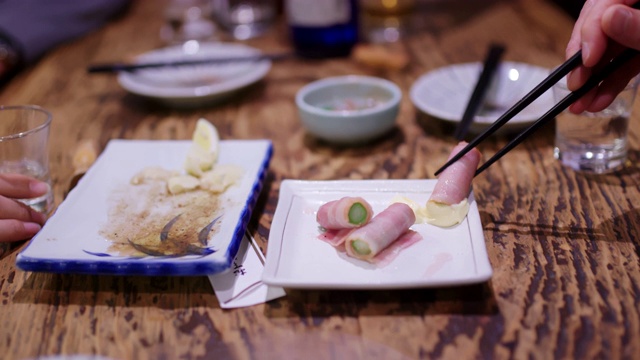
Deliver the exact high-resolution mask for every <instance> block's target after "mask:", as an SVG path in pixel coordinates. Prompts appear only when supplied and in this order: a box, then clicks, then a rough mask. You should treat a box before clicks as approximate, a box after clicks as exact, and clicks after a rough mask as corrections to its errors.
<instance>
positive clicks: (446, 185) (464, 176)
mask: <svg viewBox="0 0 640 360" xmlns="http://www.w3.org/2000/svg"><path fill="white" fill-rule="evenodd" d="M466 145H467V143H466V142H464V141H461V142H460V143H458V145H456V147H454V148H453V150H452V151H451V154H450V155H449V159H451V158H452V157H453V156H454V155H455V154H457V153H458V152H459V151H460V150H462V149H463V148H464V147H465V146H466ZM481 157H482V155H481V154H480V151H478V149H476V148H473V149H471V151H469V152H468V153H466V154H465V155H464V156H463V157H462V158H460V159H459V160H458V161H456V162H454V163H453V164H451V165H450V166H449V167H447V168H446V169H445V170H444V171H442V173H441V174H440V176H439V177H438V182H437V183H436V186H435V187H434V188H433V192H432V193H431V197H430V198H429V200H428V201H427V208H426V212H427V222H428V223H430V224H433V225H437V226H442V227H449V226H453V225H455V224H458V223H460V222H461V221H462V219H464V218H465V216H467V213H468V212H469V203H468V202H467V198H468V197H469V192H470V191H471V181H472V180H473V177H474V176H475V173H476V169H477V168H478V164H479V163H480V158H481Z"/></svg>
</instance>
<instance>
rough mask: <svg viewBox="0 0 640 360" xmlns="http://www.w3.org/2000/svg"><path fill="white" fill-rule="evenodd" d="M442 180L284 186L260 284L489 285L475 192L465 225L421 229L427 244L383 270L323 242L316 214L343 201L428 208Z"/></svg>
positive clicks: (342, 286)
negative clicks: (402, 201) (402, 200)
mask: <svg viewBox="0 0 640 360" xmlns="http://www.w3.org/2000/svg"><path fill="white" fill-rule="evenodd" d="M435 183H436V180H337V181H302V180H284V181H283V182H282V185H281V187H280V198H279V199H278V206H277V208H276V212H275V215H274V217H273V222H272V224H271V231H270V233H269V244H268V248H267V257H266V263H265V270H264V273H263V276H262V280H263V281H264V282H265V283H267V284H270V285H277V286H283V287H288V288H304V289H394V288H419V287H442V286H452V285H462V284H471V283H478V282H484V281H487V280H488V279H489V278H490V277H491V274H492V269H491V265H490V263H489V259H488V256H487V252H486V247H485V242H484V233H483V231H482V224H481V222H480V215H479V213H478V206H477V203H476V202H475V200H474V197H473V194H471V195H470V196H469V201H470V205H471V206H470V210H469V214H468V216H467V217H466V218H465V219H464V221H463V222H462V223H460V224H458V225H456V226H453V227H451V228H439V227H437V226H433V225H429V224H415V225H414V226H413V227H412V229H413V230H415V231H417V232H419V233H420V234H422V236H423V240H421V241H420V242H418V243H416V244H414V245H412V246H411V247H409V248H407V249H404V250H403V251H402V252H401V253H400V254H399V256H398V257H397V258H395V259H394V260H393V261H392V262H391V263H390V264H387V265H386V266H383V267H378V265H372V264H369V263H367V262H364V261H361V260H357V259H353V258H350V257H348V256H346V255H344V254H343V253H340V252H338V251H336V249H334V248H333V246H331V245H330V244H327V243H325V242H324V241H321V240H319V239H318V238H317V237H318V234H319V233H318V224H317V222H316V218H315V217H316V212H317V210H318V208H319V207H320V205H322V204H324V203H326V202H328V201H331V200H335V199H339V198H341V197H344V196H362V197H363V198H365V199H366V200H367V201H368V202H370V203H371V206H372V207H373V210H374V212H375V213H378V212H380V211H382V210H383V209H384V208H386V207H387V206H388V205H389V204H390V203H391V202H392V200H393V199H394V198H395V197H397V196H403V197H406V198H409V199H411V200H413V201H416V202H418V203H425V202H426V201H427V200H428V198H429V196H430V195H431V191H432V190H433V187H434V185H435Z"/></svg>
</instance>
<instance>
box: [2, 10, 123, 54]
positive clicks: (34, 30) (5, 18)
mask: <svg viewBox="0 0 640 360" xmlns="http://www.w3.org/2000/svg"><path fill="white" fill-rule="evenodd" d="M128 4H129V0H0V35H4V37H6V38H8V39H9V40H11V42H12V43H13V45H14V46H17V47H18V49H17V50H18V51H19V52H20V54H21V55H22V61H23V63H27V64H28V63H31V62H33V61H35V60H37V59H38V58H40V57H41V56H42V55H43V54H44V53H45V52H47V51H48V50H50V49H51V48H53V47H54V46H56V45H58V44H61V43H63V42H65V41H69V40H72V39H74V38H77V37H79V36H80V35H83V34H85V33H88V32H90V31H92V30H95V29H97V28H99V27H101V26H103V25H104V24H106V23H107V22H108V21H109V20H110V19H111V18H112V17H114V16H116V15H117V14H119V13H120V12H122V11H124V10H125V8H126V7H127V5H128Z"/></svg>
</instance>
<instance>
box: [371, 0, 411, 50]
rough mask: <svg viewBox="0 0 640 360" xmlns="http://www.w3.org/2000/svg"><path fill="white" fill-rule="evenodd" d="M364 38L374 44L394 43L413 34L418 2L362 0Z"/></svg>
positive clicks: (407, 0) (408, 0)
mask: <svg viewBox="0 0 640 360" xmlns="http://www.w3.org/2000/svg"><path fill="white" fill-rule="evenodd" d="M360 8H361V12H362V28H363V36H364V38H365V39H367V40H368V41H369V42H372V43H392V42H397V41H399V40H401V39H402V38H403V37H405V36H406V35H407V34H409V33H410V32H411V15H412V13H413V12H414V10H415V8H416V0H360Z"/></svg>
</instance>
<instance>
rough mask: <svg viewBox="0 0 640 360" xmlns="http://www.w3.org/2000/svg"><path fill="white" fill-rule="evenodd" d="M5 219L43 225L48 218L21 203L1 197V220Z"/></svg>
mask: <svg viewBox="0 0 640 360" xmlns="http://www.w3.org/2000/svg"><path fill="white" fill-rule="evenodd" d="M3 219H4V220H6V219H15V220H19V221H24V222H34V223H38V224H41V225H42V224H44V223H45V221H46V220H47V217H46V216H45V215H44V214H42V213H40V212H38V211H35V210H34V209H32V208H30V207H29V206H27V205H25V204H23V203H21V202H18V201H16V200H13V199H9V198H6V197H4V196H0V220H3Z"/></svg>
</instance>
